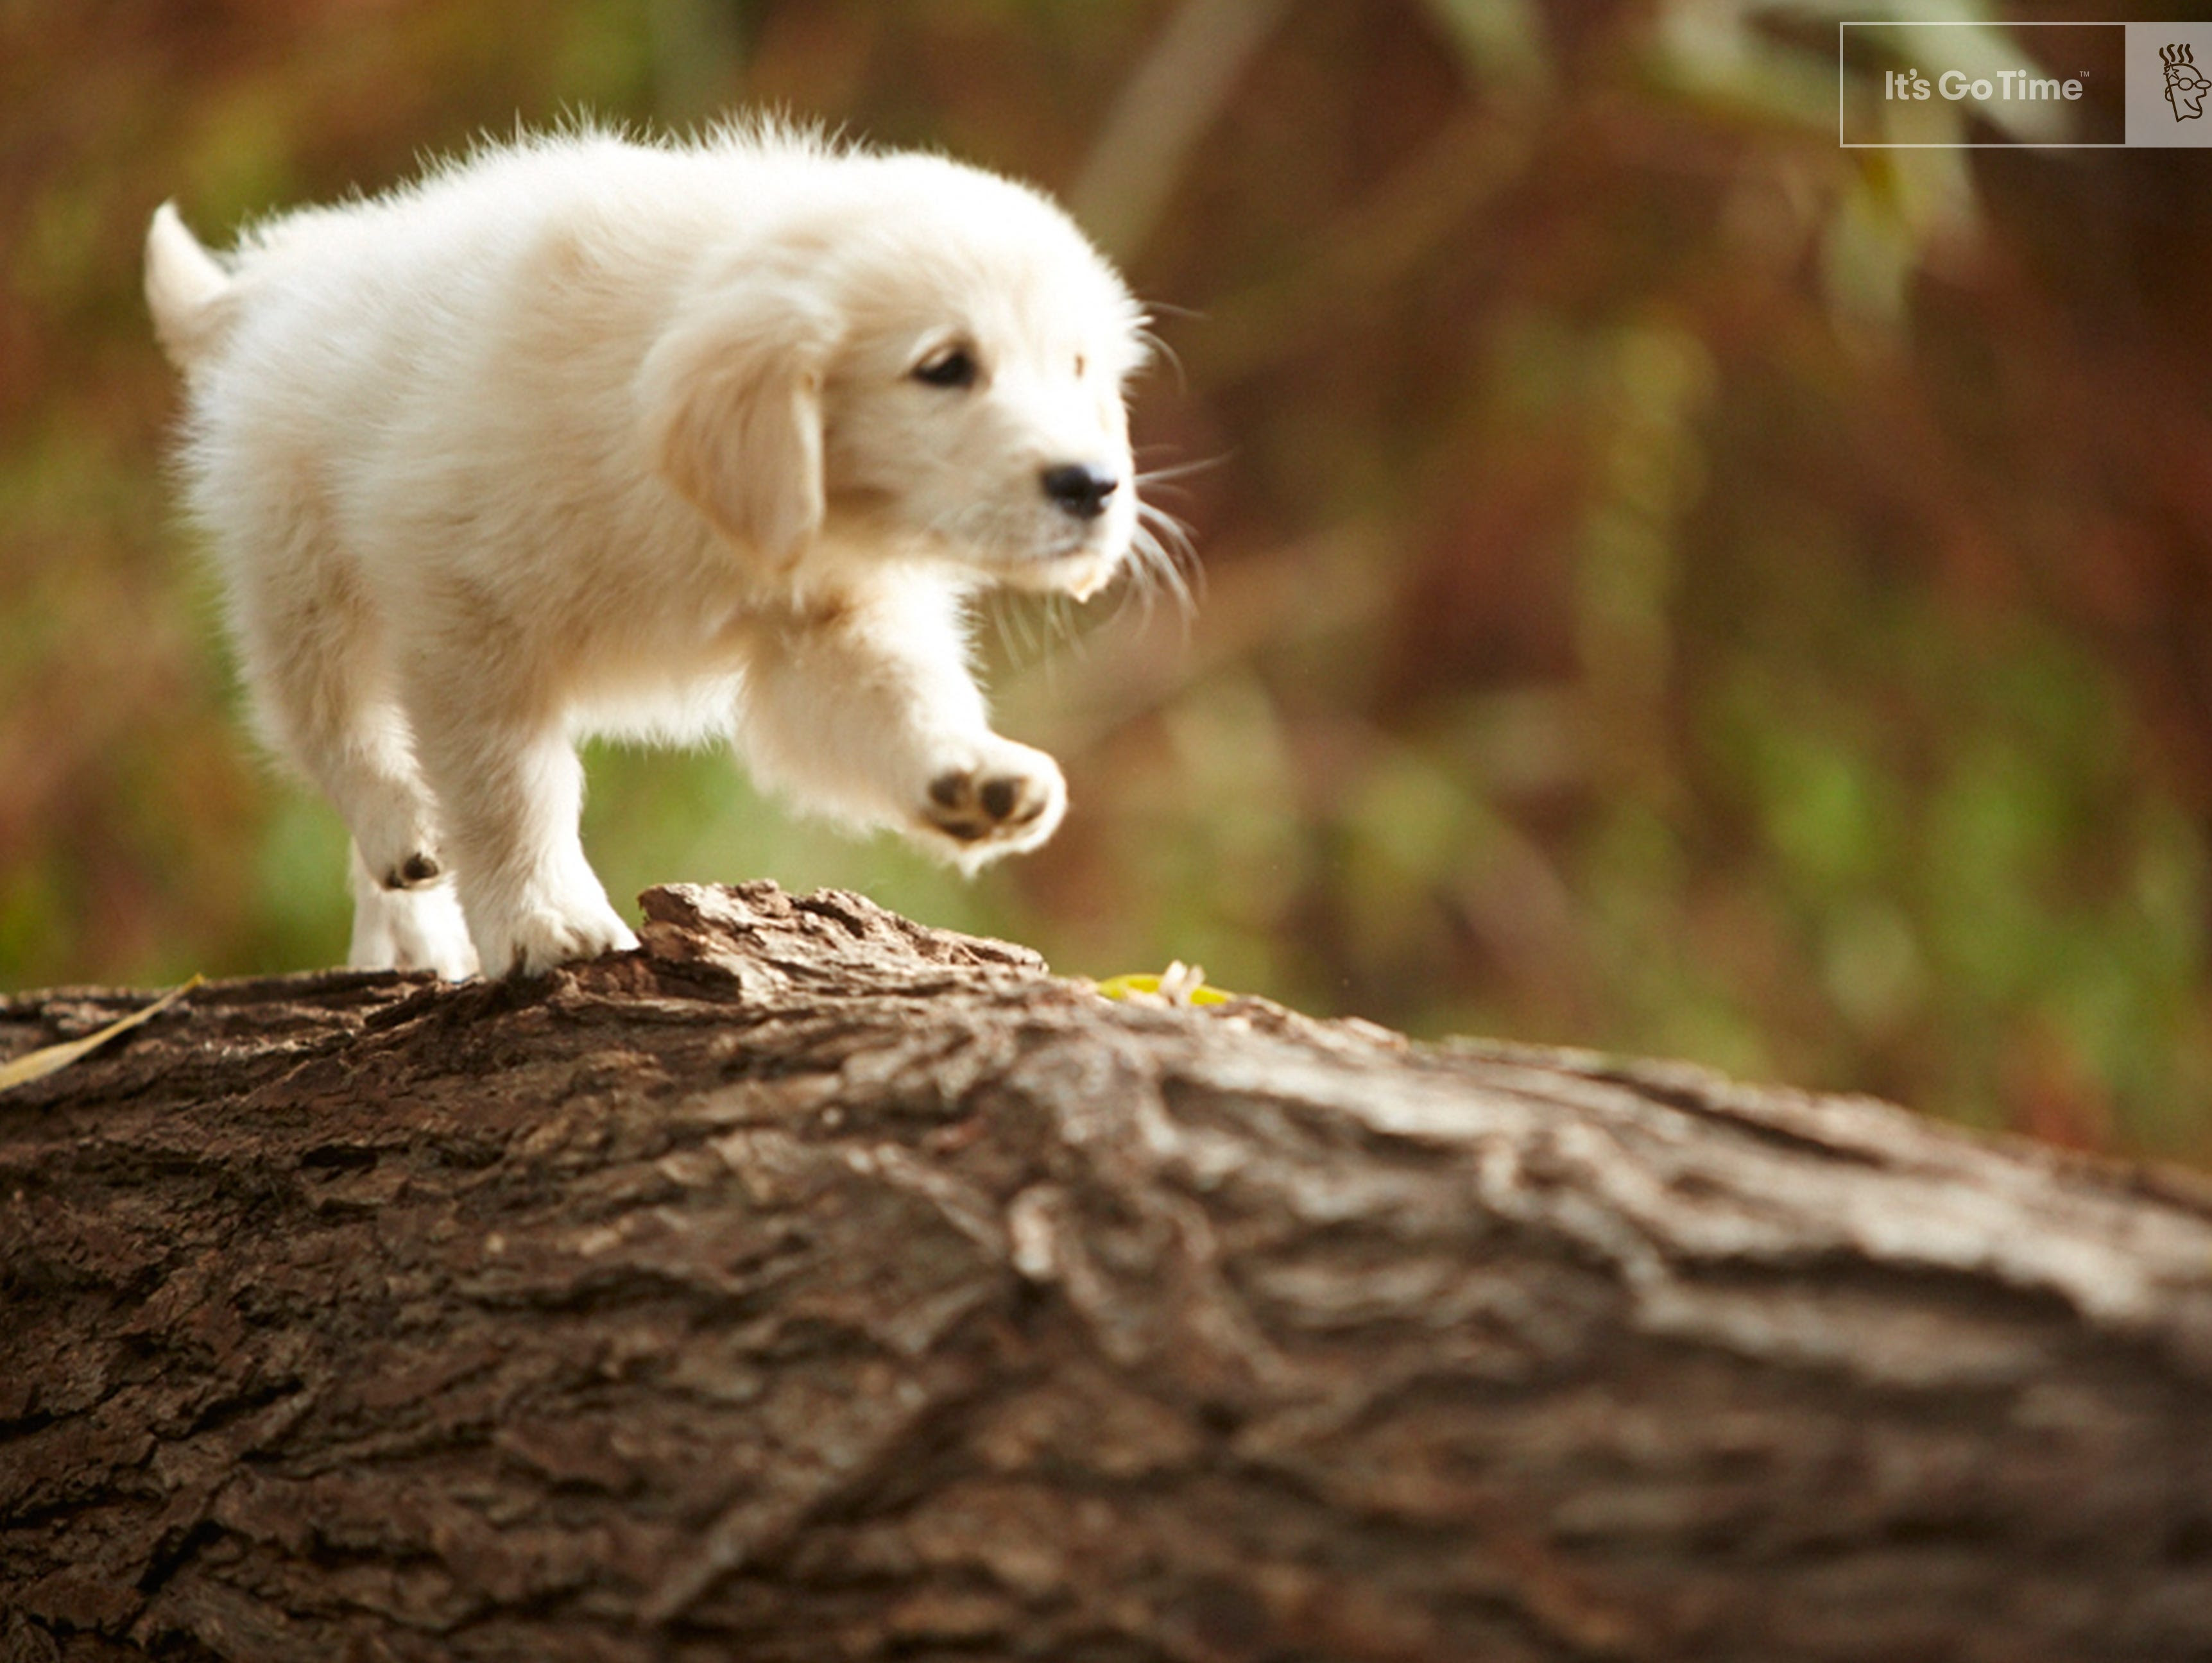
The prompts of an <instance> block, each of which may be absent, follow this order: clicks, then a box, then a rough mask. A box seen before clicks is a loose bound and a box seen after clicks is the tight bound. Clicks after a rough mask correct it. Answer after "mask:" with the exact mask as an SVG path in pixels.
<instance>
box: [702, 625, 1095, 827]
mask: <svg viewBox="0 0 2212 1663" xmlns="http://www.w3.org/2000/svg"><path fill="white" fill-rule="evenodd" d="M751 647H752V650H751V652H750V654H749V655H748V663H747V669H746V690H745V700H744V717H743V720H742V725H741V729H740V734H739V738H740V742H741V743H742V745H743V748H744V750H745V752H746V755H747V756H748V758H749V760H750V762H751V764H752V767H753V768H754V770H755V772H756V773H757V774H758V775H759V776H760V777H761V778H763V780H765V781H767V782H768V783H770V784H773V785H776V786H781V787H783V788H784V789H786V790H787V791H789V792H791V793H792V794H793V796H795V797H797V798H799V800H800V801H801V802H802V803H804V804H809V805H811V806H812V807H815V808H817V809H821V810H826V811H828V812H829V813H832V814H836V815H841V816H843V817H845V818H847V819H850V820H857V821H860V822H865V823H867V824H872V825H884V826H890V827H892V828H896V829H897V830H899V831H902V832H904V833H906V834H907V835H908V836H910V837H913V838H914V839H915V840H916V841H919V842H921V843H923V844H924V845H926V846H927V847H932V848H933V849H935V850H936V851H937V852H938V853H942V854H945V855H949V856H950V857H951V859H954V860H956V861H957V862H958V863H959V864H960V865H962V866H963V867H965V868H967V869H968V870H969V871H973V870H975V868H976V867H978V866H981V865H983V864H984V863H985V862H987V861H989V860H994V859H997V858H998V857H999V856H1000V855H1003V854H1012V853H1016V852H1017V851H1019V850H1023V849H1029V848H1034V847H1036V845H1038V844H1040V843H1042V842H1043V841H1045V839H1047V838H1048V837H1049V836H1051V835H1052V834H1053V830H1054V828H1055V827H1057V826H1058V825H1059V824H1060V816H1061V815H1062V814H1063V813H1065V812H1066V806H1067V788H1066V784H1065V783H1064V782H1063V781H1062V780H1061V778H1060V765H1059V764H1058V763H1057V762H1054V761H1053V760H1052V758H1051V757H1049V756H1046V755H1045V754H1044V752H1042V751H1041V750H1034V749H1032V748H1031V747H1030V746H1028V745H1024V744H1017V743H1015V742H1014V741H1012V740H1011V739H1004V738H1001V737H999V736H998V735H997V734H995V733H994V732H992V731H991V727H990V722H989V719H988V718H987V715H986V714H985V712H984V708H983V696H982V695H981V693H980V692H978V691H977V690H976V687H975V681H974V679H973V677H970V676H969V672H968V669H967V665H966V654H965V651H964V646H963V639H962V629H961V623H960V619H959V613H958V607H957V601H956V600H955V599H954V598H953V597H951V596H950V595H948V594H945V593H944V592H941V591H939V590H938V589H935V588H933V587H927V586H915V587H911V588H907V589H902V590H896V591H887V592H883V593H878V594H874V595H872V596H869V597H866V598H862V599H858V600H852V601H849V602H846V603H842V604H837V605H835V606H825V607H822V608H819V609H817V610H815V611H813V612H811V613H805V614H799V615H793V616H781V617H778V618H775V619H773V620H767V621H763V622H761V623H760V624H759V625H758V626H757V630H756V633H755V634H754V636H753V638H752V642H751Z"/></svg>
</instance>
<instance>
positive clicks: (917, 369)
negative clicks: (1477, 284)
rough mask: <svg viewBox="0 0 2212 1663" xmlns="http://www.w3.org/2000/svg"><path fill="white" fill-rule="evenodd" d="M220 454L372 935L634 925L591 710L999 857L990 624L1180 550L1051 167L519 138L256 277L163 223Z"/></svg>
mask: <svg viewBox="0 0 2212 1663" xmlns="http://www.w3.org/2000/svg"><path fill="white" fill-rule="evenodd" d="M146 288H147V296H148V300H149V303H150V306H151V308H152V311H153V314H154V319H155V327H156V332H157V333H158V335H159V337H160V338H161V343H162V345H163V347H164V348H165V349H167V353H168V355H169V356H170V357H171V358H172V359H173V361H175V362H176V363H177V364H178V366H179V367H180V368H181V369H182V370H183V371H184V372H185V378H186V381H187V384H188V392H189V401H188V402H189V413H188V417H187V423H186V429H185V444H184V447H183V452H182V456H183V475H184V478H185V489H186V495H187V498H188V501H189V503H190V506H191V510H192V512H193V513H194V515H195V517H196V518H197V520H198V521H199V522H200V524H201V525H203V526H204V529H205V531H207V533H208V534H209V537H210V540H211V541H212V543H213V545H214V548H215V551H216V556H217V558H218V560H219V561H220V563H221V569H222V576H223V579H224V585H225V592H226V595H227V598H228V613H229V621H230V625H231V628H232V631H233V634H234V636H235V638H236V642H237V646H238V650H239V652H240V659H241V662H242V665H243V669H244V674H245V678H246V683H247V685H248V688H249V689H250V692H251V695H252V701H253V704H254V707H255V710H256V713H257V714H258V718H259V720H260V723H261V725H262V727H263V728H264V731H265V734H266V737H267V738H268V740H269V741H270V743H271V744H272V745H273V746H274V747H275V749H276V750H277V751H278V752H279V753H280V754H281V755H283V756H285V757H288V758H289V759H290V760H291V761H292V762H295V763H296V764H297V765H298V766H299V768H301V770H303V771H304V772H305V773H306V774H307V776H308V777H309V778H310V779H312V780H313V781H314V782H315V783H316V784H317V785H318V786H320V787H321V788H322V790H323V791H324V792H326V793H327V794H328V796H329V797H330V799H331V802H332V803H333V804H335V805H336V806H337V810H338V812H339V813H340V814H341V815H342V816H343V817H344V820H345V822H346V824H347V825H348V827H349V828H350V829H351V831H352V834H353V838H354V856H353V876H354V885H355V896H356V923H355V931H354V941H353V949H352V954H351V962H353V963H355V964H356V965H362V966H372V967H374V966H386V965H400V966H424V967H429V968H435V969H437V970H439V971H441V972H443V973H444V974H447V975H449V976H454V977H459V976H463V975H466V974H471V972H473V971H474V970H475V969H476V968H477V966H478V964H479V963H481V964H482V966H483V968H485V969H486V970H488V971H490V972H493V973H499V972H506V971H519V972H522V973H534V972H537V971H540V970H543V969H544V968H548V967H549V966H551V965H553V964H556V963H557V962H561V961H563V960H567V959H572V958H576V957H580V956H589V955H592V954H596V953H599V952H601V951H604V950H608V949H612V948H619V947H624V946H629V945H634V944H635V942H634V938H632V936H631V934H630V932H629V929H628V928H627V927H626V926H624V925H623V921H622V920H621V919H620V918H619V917H617V914H616V913H615V911H614V909H613V908H612V907H611V906H609V905H608V902H607V897H606V894H605V890H604V889H602V888H601V887H600V884H599V880H598V879H597V878H596V877H594V876H593V874H592V870H591V868H590V866H589V865H587V864H586V860H585V858H584V853H583V850H582V847H581V846H580V843H579V841H578V837H577V814H578V810H579V807H580V802H581V797H582V790H583V780H582V774H581V771H580V768H579V765H578V763H577V761H576V757H575V753H574V741H575V739H576V738H577V737H579V736H580V735H581V734H584V733H586V732H596V733H618V734H626V735H631V736H637V737H651V738H655V739H659V740H664V741H671V742H681V741H688V740H696V739H699V738H702V737H708V736H720V735H728V736H732V737H734V739H735V740H736V742H737V743H738V748H739V749H740V750H741V751H742V752H743V754H744V756H745V757H746V758H747V760H748V762H750V766H751V768H752V769H753V770H754V772H755V774H757V776H758V777H760V778H761V779H763V780H764V781H766V782H768V783H769V784H771V785H773V786H779V787H781V788H782V789H783V790H785V791H786V792H788V793H790V794H791V795H792V796H793V797H795V798H797V799H798V800H799V802H800V803H801V804H805V805H808V806H811V807H813V808H815V809H817V810H823V811H825V812H827V813H829V814H831V815H833V816H838V817H841V818H842V819H844V820H846V821H848V822H853V823H855V824H860V825H888V826H893V827H896V828H899V829H900V830H902V831H904V832H906V833H908V834H909V835H913V836H915V837H916V838H917V839H919V840H920V841H922V842H924V843H926V844H929V845H932V846H934V847H938V848H939V849H941V850H942V851H943V852H945V853H947V854H949V855H951V857H953V858H954V859H957V860H959V861H960V862H961V863H962V864H963V865H968V866H970V867H972V866H974V865H979V864H981V862H982V861H984V860H987V859H993V858H994V857H996V856H998V855H1001V854H1006V853H1011V852H1013V851H1016V850H1020V849H1026V848H1030V847H1034V846H1035V845H1036V844H1038V843H1040V842H1042V841H1043V840H1044V839H1045V838H1047V837H1048V836H1049V835H1051V833H1052V831H1053V828H1054V826H1055V825H1056V824H1057V823H1058V822H1059V820H1060V815H1061V813H1062V810H1063V808H1064V806H1065V803H1066V792H1065V788H1064V786H1063V785H1062V782H1061V778H1060V770H1059V768H1058V767H1057V766H1056V765H1055V764H1054V762H1053V760H1052V759H1051V758H1050V757H1049V756H1045V755H1044V754H1043V753H1042V752H1041V751H1037V750H1031V749H1030V747H1028V746H1025V745H1021V744H1017V743H1013V742H1012V741H1010V740H1007V739H1004V738H1001V737H999V736H998V735H996V734H994V732H992V731H991V729H990V727H989V725H988V723H987V719H986V716H985V713H984V707H983V701H982V698H981V695H980V694H979V692H978V691H977V689H976V687H975V682H974V680H973V679H972V677H971V676H970V675H969V671H968V668H967V665H966V662H965V652H964V639H965V611H966V607H967V604H968V602H969V600H970V598H972V597H973V596H974V595H975V593H976V592H979V591H980V590H981V589H983V588H986V587H988V586H994V585H1006V586H1014V587H1018V588H1022V589H1029V590H1036V591H1043V592H1065V593H1068V594H1072V595H1074V596H1076V597H1078V598H1083V597H1086V596H1088V595H1090V594H1091V593H1092V592H1094V591H1096V590H1097V589H1098V588H1099V587H1101V586H1103V585H1104V584H1105V583H1106V582H1107V581H1108V580H1109V578H1110V577H1112V576H1113V574H1115V570H1116V568H1117V567H1119V566H1121V564H1122V563H1123V562H1124V561H1125V560H1126V559H1127V556H1128V555H1129V553H1130V550H1131V548H1132V544H1133V540H1142V542H1143V543H1145V545H1146V546H1147V547H1149V546H1151V545H1150V543H1149V539H1148V538H1146V537H1145V536H1144V533H1143V532H1142V531H1140V529H1139V503H1138V501H1137V489H1136V481H1135V479H1134V477H1133V470H1132V466H1131V460H1130V454H1129V444H1128V431H1127V420H1126V416H1125V414H1124V406H1123V397H1122V394H1123V385H1124V383H1125V381H1126V379H1127V377H1128V376H1129V374H1130V373H1131V372H1132V371H1133V369H1134V368H1135V367H1137V366H1138V364H1139V361H1140V360H1141V359H1142V357H1143V355H1144V348H1143V345H1142V342H1143V339H1144V337H1143V333H1142V328H1141V325H1142V321H1143V320H1142V319H1141V318H1140V316H1139V313H1138V310H1137V307H1136V306H1135V305H1134V303H1133V301H1132V300H1131V299H1130V296H1129V294H1128V291H1127V289H1126V288H1124V286H1123V284H1122V282H1121V279H1120V278H1119V277H1118V276H1115V273H1114V271H1113V270H1111V268H1110V267H1109V265H1108V264H1106V262H1105V261H1104V260H1103V258H1101V257H1100V256H1099V255H1098V254H1097V252H1096V251H1095V250H1094V249H1093V248H1092V247H1091V245H1090V244H1089V243H1087V242H1086V241H1085V240H1084V238H1083V236H1082V235H1081V234H1080V233H1079V232H1078V231H1077V229H1076V228H1075V227H1074V226H1073V223H1072V222H1070V221H1069V220H1068V219H1067V218H1066V216H1065V215H1063V214H1062V213H1061V212H1060V210H1059V209H1057V208H1055V207H1054V206H1053V205H1052V204H1051V203H1049V202H1048V201H1047V200H1046V199H1045V198H1044V197H1041V196H1039V195H1037V194H1036V193H1035V192H1034V191H1030V190H1028V189H1026V188H1024V187H1023V186H1021V185H1015V184H1012V183H1010V182H1008V181H1007V180H1005V179H1000V178H996V177H994V176H992V175H989V174H987V173H981V172H978V171H976V170H975V169H973V168H969V167H963V166H960V165H958V164H957V163H954V162H951V161H945V160H943V159H940V158H938V157H933V156H927V155H908V154H878V153H870V152H865V151H859V150H854V149H842V148H838V147H835V146H832V145H829V144H827V143H823V142H821V141H819V140H817V139H814V138H811V137H805V136H803V135H798V134H793V133H791V132H787V131H783V130H777V129H773V128H769V127H754V128H747V129H744V130H730V131H727V132H725V133H723V134H720V135H719V136H717V137H713V138H710V139H708V140H705V141H702V142H700V143H690V144H682V145H677V144H666V145H642V144H638V143H629V142H627V141H624V140H621V139H617V138H616V137H610V136H606V135H603V134H596V133H584V134H571V135H566V136H562V137H546V138H538V139H533V140H527V141H525V142H522V143H516V144H513V145H509V146H502V147H499V148H496V149H487V150H484V151H483V152H481V153H479V154H477V155H474V156H472V157H471V158H470V159H468V160H466V161H462V162H459V163H456V164H453V165H452V166H448V167H444V168H441V169H440V170H438V171H436V172H435V173H431V174H430V175H429V176H428V178H426V179H423V180H422V181H421V182H420V183H418V184H416V185H412V186H410V187H408V188H406V189H404V190H400V191H394V192H392V193H391V194H389V195H386V196H382V197H374V198H372V199H369V200H366V201H356V202H352V203H346V204H344V205H342V206H338V207H333V208H320V209H307V210H304V211H301V212H298V213H294V214H290V215H285V216H283V217H281V218H278V219H276V220H274V221H272V222H269V223H266V224H264V225H261V226H259V227H258V228H254V229H253V230H252V231H250V232H249V233H248V234H246V237H245V238H244V239H243V240H242V241H241V242H240V245H239V246H238V248H237V249H236V251H235V252H233V253H231V254H229V255H228V256H225V257H222V258H217V257H215V256H212V255H210V253H208V252H207V251H206V250H204V248H202V246H200V245H199V244H198V243H197V241H195V240H193V238H192V235H191V233H190V232H189V231H187V230H186V229H185V227H184V225H183V224H182V222H180V221H179V219H178V217H177V215H176V214H175V212H174V211H173V209H170V208H168V207H166V206H165V207H164V208H163V209H161V211H160V212H159V213H157V214H156V215H155V219H154V223H153V227H152V229H151V231H150V233H149V238H148V245H147V267H146Z"/></svg>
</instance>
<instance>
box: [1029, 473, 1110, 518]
mask: <svg viewBox="0 0 2212 1663" xmlns="http://www.w3.org/2000/svg"><path fill="white" fill-rule="evenodd" d="M1039 477H1040V479H1041V480H1042V483H1043V485H1044V494H1045V495H1047V496H1048V497H1050V498H1051V499H1052V500H1053V501H1054V503H1055V504H1056V505H1058V506H1059V507H1060V509H1062V510H1063V511H1064V512H1066V513H1070V514H1073V516H1074V517H1075V518H1076V519H1097V518H1098V516H1099V515H1101V514H1103V513H1105V512H1106V499H1107V498H1108V497H1109V496H1111V495H1114V493H1115V492H1116V491H1118V490H1119V489H1121V481H1120V480H1118V479H1116V478H1115V476H1113V475H1112V474H1110V473H1108V472H1107V471H1106V470H1104V469H1103V468H1101V467H1098V466H1097V465H1095V464H1091V463H1089V462H1067V463H1063V464H1060V466H1058V467H1054V468H1047V469H1046V470H1044V472H1043V473H1042V475H1040V476H1039Z"/></svg>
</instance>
